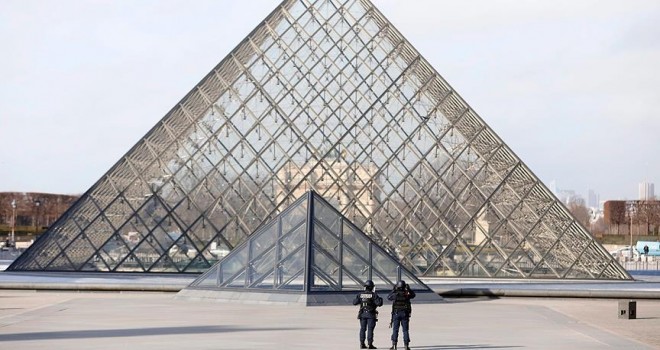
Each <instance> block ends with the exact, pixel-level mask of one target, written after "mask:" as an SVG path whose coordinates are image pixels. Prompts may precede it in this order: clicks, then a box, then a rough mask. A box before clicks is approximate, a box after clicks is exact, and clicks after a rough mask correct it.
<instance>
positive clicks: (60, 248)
mask: <svg viewBox="0 0 660 350" xmlns="http://www.w3.org/2000/svg"><path fill="white" fill-rule="evenodd" d="M310 190H314V191H316V192H317V193H318V194H319V195H321V196H322V197H324V198H326V199H327V201H328V206H329V207H330V206H333V207H336V208H338V209H339V211H340V213H341V214H342V215H343V216H344V217H346V218H348V220H350V222H352V223H353V224H354V225H355V226H356V228H357V229H358V230H360V231H363V232H365V233H367V234H368V235H369V237H370V238H371V239H372V240H373V241H374V242H376V243H377V244H378V245H380V246H382V247H384V248H385V249H386V250H387V252H389V253H392V254H395V255H396V256H397V257H398V258H399V259H400V260H401V262H402V263H403V265H404V266H406V267H407V268H409V269H410V270H411V271H413V272H414V274H416V275H423V276H440V277H442V276H446V277H492V278H496V277H507V278H550V279H553V278H554V279H561V278H588V279H630V276H629V274H628V273H627V272H626V271H625V270H624V269H623V268H622V267H621V266H620V265H619V264H618V263H617V262H616V261H614V260H613V257H612V256H611V255H610V254H609V253H608V252H607V251H606V250H605V249H604V248H603V247H602V246H601V245H600V244H598V243H597V242H596V241H595V240H594V238H593V237H592V236H591V235H590V234H589V232H587V231H586V229H585V228H584V227H582V226H581V225H580V224H578V223H577V221H576V220H575V218H573V217H572V216H571V214H570V213H569V212H568V210H567V209H566V208H565V207H564V206H563V204H561V202H560V201H558V200H557V198H556V197H555V196H554V195H553V194H552V193H551V192H550V191H549V190H548V189H547V187H546V186H545V185H543V183H542V182H541V181H540V180H539V179H538V178H537V177H536V176H535V175H534V174H533V173H532V172H531V171H530V170H529V169H528V168H527V166H526V165H525V164H524V163H523V162H522V161H521V160H520V159H519V158H518V157H517V156H516V155H515V154H514V153H513V151H511V150H510V149H509V147H508V146H507V145H506V144H505V143H504V141H502V140H501V139H500V138H499V137H498V136H497V135H496V134H495V133H494V132H493V130H492V129H491V128H490V127H489V126H488V125H487V124H486V122H485V121H484V120H483V119H482V118H481V117H480V116H478V115H477V113H476V112H475V111H474V110H473V109H472V108H471V107H470V106H469V105H468V104H467V103H466V102H465V101H464V100H463V99H462V98H461V97H460V95H459V94H458V93H457V92H456V91H455V90H453V88H452V87H451V86H450V85H449V84H448V83H447V82H446V81H445V80H444V79H443V78H442V76H440V74H439V73H438V72H437V71H436V70H435V69H434V68H433V67H432V66H431V65H430V64H429V63H428V62H427V61H426V60H425V59H424V58H423V57H422V56H421V54H420V53H419V52H417V50H415V48H414V47H413V46H412V45H411V44H410V43H409V42H408V41H407V40H406V38H405V37H403V36H402V34H401V33H399V32H398V31H397V30H396V28H395V27H394V26H393V25H392V24H391V23H390V22H389V21H388V20H387V18H385V17H384V16H383V14H382V13H381V12H380V11H379V10H378V9H377V8H376V7H375V6H374V4H372V2H371V1H370V0H336V1H334V0H333V1H329V0H305V1H301V0H285V1H283V2H282V3H281V4H280V6H278V7H276V8H275V10H274V11H273V12H272V13H271V14H270V15H269V16H268V17H267V18H266V19H265V20H264V21H263V22H261V23H260V24H259V25H258V26H257V27H256V28H255V29H254V30H253V31H252V32H251V33H250V34H249V35H248V37H247V38H246V39H245V40H243V41H242V42H241V43H240V44H239V45H238V46H237V47H236V48H235V49H234V50H233V51H232V52H230V53H229V54H228V56H227V57H226V58H225V59H223V60H222V61H221V62H220V63H219V64H218V65H217V66H216V67H214V68H213V69H212V70H211V72H210V73H209V74H208V75H206V76H205V77H204V78H203V79H202V80H201V81H200V83H199V84H197V85H196V86H194V87H193V89H192V90H191V91H190V92H189V93H188V94H187V95H186V96H185V97H183V99H182V100H181V101H179V102H178V103H176V104H175V107H174V108H173V109H172V110H171V111H170V112H169V113H168V114H167V115H165V117H164V118H163V119H162V120H161V121H160V122H158V124H157V125H155V126H154V128H153V129H152V130H150V131H149V132H148V133H147V134H146V135H145V136H144V137H143V138H142V139H140V140H139V141H138V142H137V144H136V145H135V146H134V147H133V148H131V149H130V150H129V151H128V153H126V155H125V156H123V157H122V158H121V159H120V160H119V161H118V162H117V163H116V164H115V165H114V166H113V167H112V168H111V169H110V170H109V171H108V172H107V173H106V174H104V175H103V176H102V177H101V178H100V180H99V181H98V182H97V183H96V184H94V185H93V186H92V188H90V189H89V190H88V191H87V192H86V193H85V194H83V195H82V196H81V198H80V200H79V201H78V202H76V203H75V204H74V205H73V206H72V207H71V208H70V209H69V210H68V211H67V212H66V213H65V214H64V215H63V216H62V217H61V218H60V219H59V220H57V222H55V223H54V224H53V225H52V226H51V227H50V228H49V229H48V231H47V232H46V233H45V234H43V235H42V236H41V237H40V238H39V239H38V240H37V241H36V242H35V243H34V244H33V245H32V247H30V249H28V250H27V251H26V252H25V253H24V254H23V255H22V256H21V257H19V258H18V259H17V260H16V261H15V262H14V263H13V264H12V265H11V266H10V267H9V270H14V271H17V270H50V271H81V270H83V271H101V272H103V271H106V272H191V273H199V272H203V271H205V270H206V269H208V268H209V267H210V266H212V265H213V264H214V263H215V262H217V261H218V260H219V259H221V258H222V256H223V255H219V254H217V252H216V251H217V250H218V249H219V248H218V247H222V249H225V248H226V250H231V249H233V248H234V247H236V246H238V245H240V244H241V243H242V242H245V241H246V240H247V239H248V238H249V236H250V234H251V233H252V232H255V230H256V229H257V228H258V227H261V225H263V224H264V223H266V222H268V221H269V220H271V219H272V218H274V217H275V216H277V215H278V214H281V213H282V212H283V210H284V208H287V207H289V205H291V204H292V203H293V202H294V201H295V199H296V198H298V197H300V196H302V195H303V194H304V193H306V192H307V191H310ZM299 210H301V209H300V208H299ZM315 214H316V215H319V216H318V220H319V221H320V222H321V223H322V224H323V225H324V227H325V228H326V229H327V230H328V232H330V234H332V235H334V236H336V237H340V236H341V235H342V234H343V233H344V228H343V227H342V226H341V225H340V223H339V221H336V218H335V221H332V220H333V218H332V216H326V213H325V209H320V210H319V212H318V213H315ZM291 215H292V218H291V219H290V220H289V221H286V222H282V223H281V225H283V226H287V225H288V226H291V227H293V226H296V224H297V222H299V221H300V219H301V218H300V217H298V216H297V214H293V213H292V214H291ZM273 229H274V230H278V232H280V230H282V228H280V227H274V228H273ZM287 230H288V227H287V228H284V229H283V231H287ZM283 231H282V232H283ZM270 236H271V235H269V237H270ZM277 239H279V237H275V238H272V237H271V238H270V240H269V241H264V242H256V243H255V244H258V245H263V246H270V245H272V244H273V242H275V241H276V240H277ZM349 239H350V238H349ZM81 240H84V241H85V243H81V242H78V241H81ZM326 251H327V252H329V251H328V250H327V249H326ZM363 251H364V247H357V246H355V248H354V252H355V253H359V254H362V253H363ZM263 252H264V251H260V248H258V247H255V248H254V249H251V250H250V254H253V253H255V254H256V253H263ZM280 253H281V252H280V251H279V250H278V251H276V253H275V255H276V256H277V257H276V258H274V261H278V263H279V262H281V261H279V260H280V258H279V257H280V255H278V254H280ZM249 258H252V256H250V257H249ZM287 261H288V260H287ZM246 263H247V262H246ZM336 263H341V262H340V261H336ZM328 266H329V265H328ZM273 268H274V269H276V268H275V267H273ZM264 273H265V272H264ZM320 273H326V274H330V271H325V270H321V271H320ZM221 274H222V272H221ZM247 275H249V274H247ZM330 275H332V274H330ZM340 275H341V273H340ZM354 277H355V278H357V276H354ZM354 277H349V278H348V279H345V278H343V275H342V277H341V278H339V279H338V280H334V278H333V279H332V280H333V281H334V282H333V283H342V281H344V280H346V281H350V280H352V278H354ZM268 278H270V276H268ZM278 278H279V277H278V276H277V274H275V276H274V277H273V279H274V281H275V282H274V283H275V284H278V283H279V282H277V281H278ZM296 278H300V277H296ZM326 282H328V281H326ZM385 282H387V278H384V277H383V283H385Z"/></svg>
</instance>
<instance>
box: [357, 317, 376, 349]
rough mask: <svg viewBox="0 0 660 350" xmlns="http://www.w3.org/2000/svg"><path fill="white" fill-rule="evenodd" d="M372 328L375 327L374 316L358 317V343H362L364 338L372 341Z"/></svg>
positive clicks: (370, 342)
mask: <svg viewBox="0 0 660 350" xmlns="http://www.w3.org/2000/svg"><path fill="white" fill-rule="evenodd" d="M374 328H376V319H375V318H364V317H360V343H364V340H365V338H366V340H367V341H368V342H369V344H372V343H373V342H374ZM365 332H366V336H365Z"/></svg>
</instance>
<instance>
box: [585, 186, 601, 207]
mask: <svg viewBox="0 0 660 350" xmlns="http://www.w3.org/2000/svg"><path fill="white" fill-rule="evenodd" d="M587 206H588V207H589V208H600V195H599V194H598V193H596V191H594V190H592V189H590V190H589V191H588V192H587Z"/></svg>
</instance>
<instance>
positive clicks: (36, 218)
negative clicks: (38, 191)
mask: <svg viewBox="0 0 660 350" xmlns="http://www.w3.org/2000/svg"><path fill="white" fill-rule="evenodd" d="M34 206H35V208H36V209H35V213H34V220H32V221H33V223H34V234H35V235H36V234H37V233H39V208H40V207H41V200H40V199H37V200H35V201H34Z"/></svg>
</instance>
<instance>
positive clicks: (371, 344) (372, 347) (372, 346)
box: [368, 343, 378, 349]
mask: <svg viewBox="0 0 660 350" xmlns="http://www.w3.org/2000/svg"><path fill="white" fill-rule="evenodd" d="M368 349H378V348H377V347H375V346H374V344H373V343H369V347H368Z"/></svg>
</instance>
